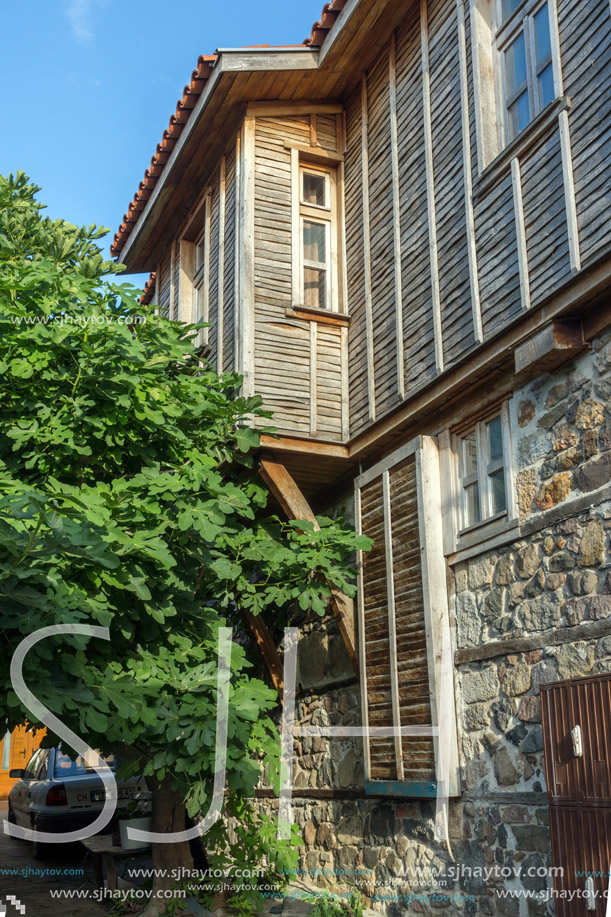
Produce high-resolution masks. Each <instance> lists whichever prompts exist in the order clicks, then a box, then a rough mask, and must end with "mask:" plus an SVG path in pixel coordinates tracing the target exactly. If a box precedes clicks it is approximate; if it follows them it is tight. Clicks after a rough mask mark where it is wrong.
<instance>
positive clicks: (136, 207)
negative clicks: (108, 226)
mask: <svg viewBox="0 0 611 917" xmlns="http://www.w3.org/2000/svg"><path fill="white" fill-rule="evenodd" d="M215 61H216V54H206V55H204V54H202V55H201V57H200V58H199V59H198V61H197V67H196V68H195V70H194V71H193V73H192V74H191V82H190V83H189V85H188V86H185V88H184V92H183V94H182V98H181V99H179V100H178V104H177V105H176V112H175V114H173V115H172V117H171V118H170V123H169V125H168V127H167V129H166V130H165V131H164V132H163V136H162V138H161V143H158V144H157V150H156V151H155V155H154V156H153V158H152V159H151V165H150V168H148V169H147V170H146V171H145V173H144V180H143V181H141V182H140V184H139V186H138V190H137V191H136V194H135V195H134V199H133V201H132V202H131V203H130V205H129V207H128V208H127V213H126V214H124V216H123V222H122V223H121V225H120V226H119V230H118V232H117V233H116V234H115V238H114V241H113V244H112V246H111V249H110V253H111V255H113V257H116V256H117V255H118V254H119V253H120V251H121V249H122V248H123V246H124V245H125V243H126V242H127V238H128V236H129V234H130V232H131V231H132V229H133V227H134V225H135V223H136V222H137V220H138V216H139V215H140V213H141V212H142V210H144V207H145V204H146V202H147V201H148V199H149V197H150V196H151V194H152V192H153V189H154V187H155V185H156V184H157V181H158V179H159V176H160V175H161V173H162V172H163V167H164V166H165V164H166V162H167V161H168V159H169V158H170V154H171V152H172V150H173V149H174V147H175V146H176V141H177V140H178V138H179V137H180V135H181V134H182V132H183V129H184V126H185V124H186V123H187V121H188V120H189V116H190V114H191V112H192V110H193V108H194V107H195V105H196V103H197V100H198V99H199V97H200V95H201V94H202V92H203V89H204V86H205V85H206V82H207V80H208V78H209V76H210V74H211V73H212V67H213V66H214V62H215ZM149 301H150V300H149Z"/></svg>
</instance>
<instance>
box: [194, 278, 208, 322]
mask: <svg viewBox="0 0 611 917" xmlns="http://www.w3.org/2000/svg"><path fill="white" fill-rule="evenodd" d="M195 321H196V322H205V321H206V316H205V298H204V288H203V286H202V287H198V288H197V290H196V292H195Z"/></svg>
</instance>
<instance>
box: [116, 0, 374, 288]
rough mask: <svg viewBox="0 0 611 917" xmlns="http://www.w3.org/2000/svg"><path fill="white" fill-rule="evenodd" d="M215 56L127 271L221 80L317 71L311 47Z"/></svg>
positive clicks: (134, 234) (126, 251)
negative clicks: (228, 76)
mask: <svg viewBox="0 0 611 917" xmlns="http://www.w3.org/2000/svg"><path fill="white" fill-rule="evenodd" d="M359 2H360V0H359ZM217 54H218V59H217V61H216V63H215V65H214V67H213V69H212V73H211V75H210V78H209V79H208V81H207V82H206V85H205V88H204V90H203V92H202V93H201V95H200V97H199V99H198V100H197V102H196V104H195V107H194V109H193V111H192V112H191V116H190V117H189V119H188V121H187V122H186V124H185V126H184V129H183V131H182V133H181V135H180V137H179V139H178V141H177V143H176V145H175V147H174V149H173V150H172V153H171V154H170V156H169V158H168V160H167V162H166V164H165V166H164V169H163V172H162V174H161V175H160V176H159V179H158V181H157V183H156V185H155V187H154V189H153V191H152V192H151V195H150V197H149V199H148V201H147V202H146V205H145V206H144V208H143V210H142V211H141V212H140V214H139V216H138V220H137V222H136V223H135V225H134V226H133V228H132V230H131V232H130V234H129V236H128V238H127V240H126V241H125V244H124V245H123V247H122V249H121V251H120V253H119V254H118V256H117V260H118V261H119V262H120V263H121V264H125V265H126V266H127V268H128V270H131V271H134V270H138V269H139V266H137V261H138V257H139V254H140V253H139V245H140V242H141V240H142V237H143V234H144V232H145V230H146V228H147V226H148V224H149V223H150V222H151V220H153V221H154V219H155V218H156V217H155V211H156V208H157V206H158V203H159V201H160V198H161V196H162V194H163V191H164V189H165V188H166V187H167V185H168V183H169V181H170V180H171V177H172V173H173V169H174V168H175V166H176V163H177V161H178V160H179V159H180V158H181V157H182V156H183V155H184V153H185V151H186V150H187V149H188V146H189V141H190V138H191V137H192V135H193V132H194V129H195V128H196V126H197V124H198V122H199V121H200V119H201V117H202V115H203V114H204V112H205V111H206V108H207V107H208V105H209V103H210V101H211V99H212V97H213V95H214V93H215V92H216V91H217V89H218V86H219V84H220V83H221V81H222V79H223V76H224V75H228V74H230V75H231V76H232V77H233V78H236V77H238V78H239V77H240V76H241V75H242V74H243V75H244V77H245V78H248V76H249V75H250V74H251V73H255V72H258V71H263V72H265V71H272V70H278V71H282V70H284V71H292V70H316V69H317V68H318V59H319V51H318V48H313V47H312V46H308V47H306V46H297V47H287V48H276V49H274V48H248V49H244V48H223V49H219V50H218V51H217Z"/></svg>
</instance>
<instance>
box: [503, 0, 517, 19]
mask: <svg viewBox="0 0 611 917" xmlns="http://www.w3.org/2000/svg"><path fill="white" fill-rule="evenodd" d="M519 5H520V0H503V22H505V21H506V20H507V19H509V17H510V16H511V14H512V13H515V11H516V10H517V8H518V7H519Z"/></svg>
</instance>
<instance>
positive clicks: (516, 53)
mask: <svg viewBox="0 0 611 917" xmlns="http://www.w3.org/2000/svg"><path fill="white" fill-rule="evenodd" d="M505 80H506V83H507V95H508V96H512V95H513V94H514V92H515V91H516V89H518V87H519V86H521V85H522V83H524V82H525V80H526V46H525V44H524V32H520V34H519V35H518V37H517V38H516V40H515V41H514V42H513V43H512V44H510V45H509V47H508V48H507V50H506V51H505Z"/></svg>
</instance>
